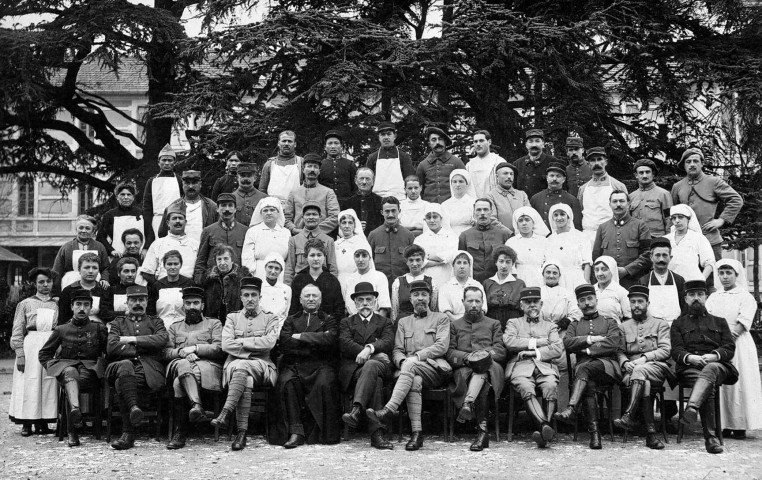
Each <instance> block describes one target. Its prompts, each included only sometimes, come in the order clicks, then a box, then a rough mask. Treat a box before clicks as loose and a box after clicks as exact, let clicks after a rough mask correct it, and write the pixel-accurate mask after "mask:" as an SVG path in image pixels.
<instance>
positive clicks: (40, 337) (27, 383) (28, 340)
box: [8, 308, 58, 420]
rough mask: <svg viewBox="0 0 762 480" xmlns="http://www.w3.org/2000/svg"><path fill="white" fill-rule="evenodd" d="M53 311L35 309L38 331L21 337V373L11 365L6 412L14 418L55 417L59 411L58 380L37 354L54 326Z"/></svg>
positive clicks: (40, 418)
mask: <svg viewBox="0 0 762 480" xmlns="http://www.w3.org/2000/svg"><path fill="white" fill-rule="evenodd" d="M54 318H55V311H53V310H51V309H49V308H40V309H37V321H36V323H37V331H30V332H28V333H27V335H26V337H24V355H25V361H26V367H25V368H24V373H21V372H19V370H18V368H16V365H15V363H14V365H13V388H12V390H11V405H10V409H9V412H8V415H9V416H10V417H13V418H14V419H16V420H42V419H45V420H55V418H56V417H57V415H58V382H57V381H56V379H55V377H49V376H48V375H47V373H46V372H45V369H44V368H42V365H41V364H40V361H39V360H38V358H37V357H38V355H39V354H40V349H42V347H43V345H45V342H47V341H48V338H49V337H50V334H51V332H52V330H53V319H54Z"/></svg>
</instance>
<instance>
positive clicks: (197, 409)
mask: <svg viewBox="0 0 762 480" xmlns="http://www.w3.org/2000/svg"><path fill="white" fill-rule="evenodd" d="M180 384H181V385H182V386H183V390H185V394H186V395H187V396H188V400H189V401H190V404H191V409H190V411H189V412H188V419H189V420H190V421H191V423H202V422H208V421H209V419H208V418H207V417H206V412H205V411H204V408H203V407H202V406H201V396H200V395H199V393H198V383H197V382H196V377H194V376H193V375H183V376H182V377H180Z"/></svg>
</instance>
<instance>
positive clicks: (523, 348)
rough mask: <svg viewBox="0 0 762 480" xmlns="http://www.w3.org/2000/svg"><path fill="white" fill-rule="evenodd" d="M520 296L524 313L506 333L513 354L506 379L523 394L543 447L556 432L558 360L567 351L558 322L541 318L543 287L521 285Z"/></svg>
mask: <svg viewBox="0 0 762 480" xmlns="http://www.w3.org/2000/svg"><path fill="white" fill-rule="evenodd" d="M520 299H521V300H520V305H521V310H522V311H523V312H524V316H523V317H519V318H511V319H510V320H508V323H506V325H505V335H503V341H504V342H505V346H506V348H507V349H508V352H509V353H511V354H513V356H512V357H511V359H510V360H508V365H506V367H505V378H506V379H507V380H509V381H510V382H511V385H512V386H513V388H515V389H516V390H517V391H518V393H519V395H521V399H522V400H524V404H525V405H526V409H527V412H529V414H530V415H531V416H532V419H533V420H534V422H535V424H536V425H537V427H538V430H537V431H535V432H534V433H532V440H534V442H535V443H536V444H537V446H538V447H540V448H544V447H546V446H547V444H548V443H549V442H550V441H552V440H553V437H555V435H556V432H555V431H554V430H553V428H552V427H551V426H550V420H551V419H552V418H553V414H554V412H555V411H556V405H557V403H558V380H559V378H560V376H559V372H558V367H557V366H556V363H557V360H558V359H559V358H561V355H563V354H564V344H563V341H562V340H561V337H560V336H559V335H558V327H556V324H555V323H553V322H547V321H544V320H542V319H541V318H540V310H541V309H542V299H541V298H540V289H539V288H537V287H530V288H522V289H521V294H520ZM537 388H539V389H540V391H542V398H543V400H545V401H546V402H547V405H548V406H547V412H546V411H543V408H542V403H541V402H540V400H539V399H538V398H537V393H536V392H537Z"/></svg>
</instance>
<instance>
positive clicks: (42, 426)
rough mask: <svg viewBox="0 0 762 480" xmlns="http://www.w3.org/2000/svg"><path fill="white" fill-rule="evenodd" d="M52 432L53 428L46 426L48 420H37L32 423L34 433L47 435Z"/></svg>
mask: <svg viewBox="0 0 762 480" xmlns="http://www.w3.org/2000/svg"><path fill="white" fill-rule="evenodd" d="M49 433H53V430H51V429H49V428H48V422H37V423H35V424H34V434H35V435H47V434H49Z"/></svg>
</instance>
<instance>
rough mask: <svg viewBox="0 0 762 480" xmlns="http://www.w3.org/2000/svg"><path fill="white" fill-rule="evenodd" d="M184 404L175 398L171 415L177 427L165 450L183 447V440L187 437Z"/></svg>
mask: <svg viewBox="0 0 762 480" xmlns="http://www.w3.org/2000/svg"><path fill="white" fill-rule="evenodd" d="M184 404H185V402H184V401H182V399H179V398H175V403H174V405H173V408H172V410H173V415H174V417H175V421H176V422H177V427H176V428H175V431H174V433H173V434H172V438H171V439H170V441H169V443H168V444H167V450H178V449H180V448H183V447H184V446H185V438H186V436H187V429H188V420H187V417H186V416H185V408H184V407H185V405H184Z"/></svg>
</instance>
